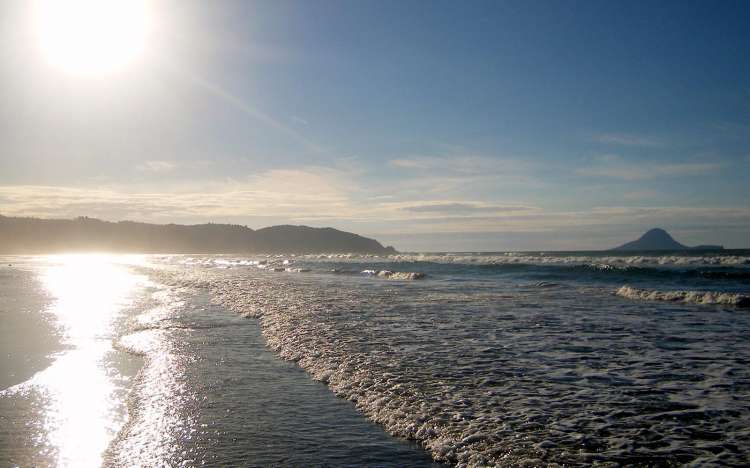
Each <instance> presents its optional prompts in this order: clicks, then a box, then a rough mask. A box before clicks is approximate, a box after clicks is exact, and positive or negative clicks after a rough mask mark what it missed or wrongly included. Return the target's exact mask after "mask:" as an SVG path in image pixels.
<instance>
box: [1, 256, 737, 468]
mask: <svg viewBox="0 0 750 468" xmlns="http://www.w3.org/2000/svg"><path fill="white" fill-rule="evenodd" d="M6 260H7V259H6ZM45 261H47V262H52V263H49V264H45V263H44V262H42V263H39V261H38V260H36V262H37V263H34V261H32V260H27V264H28V265H27V266H23V265H21V266H14V267H12V268H15V269H16V270H13V271H12V272H10V273H9V271H10V270H8V269H7V268H9V267H4V268H5V270H4V273H3V275H4V276H0V282H3V283H2V284H0V288H3V287H5V288H6V289H3V291H7V290H8V286H7V285H8V284H10V282H11V281H15V283H13V284H17V285H19V286H18V287H16V288H11V289H12V290H13V291H16V293H14V295H7V293H6V296H4V297H3V303H2V304H1V305H2V306H3V309H2V313H3V314H4V320H6V317H11V316H14V317H17V316H18V314H20V313H22V312H20V311H21V310H25V312H23V313H24V314H29V315H27V316H29V317H30V316H33V317H35V318H34V320H35V322H29V325H28V327H27V328H26V329H22V328H19V327H16V328H17V329H18V330H19V331H18V333H20V334H23V333H28V334H31V335H34V336H46V337H52V338H48V342H47V344H46V345H39V346H37V347H36V348H34V350H31V351H29V350H28V349H25V350H24V351H21V352H18V353H17V354H16V355H17V356H21V355H23V356H31V357H28V358H24V359H28V360H29V361H28V362H29V364H28V366H26V365H18V364H17V363H15V364H13V365H14V366H15V367H14V369H16V370H14V371H13V372H14V373H15V374H14V375H17V377H15V380H13V379H10V380H8V381H7V382H6V383H5V384H4V385H10V386H9V387H7V388H5V387H4V388H5V390H3V392H2V393H0V418H2V420H1V421H0V422H2V427H1V428H0V463H5V464H7V463H6V462H10V463H11V464H13V463H16V464H20V465H27V464H33V463H36V464H40V465H44V464H66V463H68V464H70V465H71V466H73V465H75V463H72V462H71V460H73V461H75V460H74V459H73V458H70V456H68V455H66V453H67V454H69V453H71V452H70V450H69V449H66V448H65V447H64V446H65V444H68V446H70V444H74V443H75V438H76V437H85V436H86V434H87V433H86V432H84V433H83V434H77V435H76V436H70V434H68V436H67V437H63V436H61V435H60V434H59V433H60V432H61V431H62V432H63V433H64V432H65V431H66V430H67V431H68V432H70V431H75V430H76V428H77V426H76V425H75V424H72V423H70V424H69V425H68V426H67V427H66V426H65V425H64V424H61V423H59V421H60V420H64V418H61V417H60V416H59V414H60V413H61V412H62V413H63V414H65V410H61V409H60V407H61V406H62V407H64V406H65V405H64V404H62V405H61V404H59V403H54V401H58V400H60V399H62V400H64V397H61V396H59V395H65V394H66V392H65V391H61V390H60V388H57V389H56V390H55V388H56V387H55V385H54V384H53V383H54V382H56V381H55V379H51V378H43V377H44V375H45V373H53V372H52V371H50V369H54V368H55V366H58V368H60V369H68V370H71V369H75V372H79V371H81V369H83V368H85V367H86V366H88V368H99V369H104V370H105V371H106V372H104V373H103V375H104V377H102V378H98V377H92V376H88V377H86V379H80V380H81V382H79V383H78V384H79V385H78V387H77V388H81V387H83V386H84V385H85V384H86V383H89V384H90V385H91V386H92V387H93V388H96V389H98V390H97V391H98V392H99V393H103V394H105V395H108V396H107V397H106V398H103V400H104V402H105V403H107V404H109V406H107V404H105V403H102V404H99V406H96V405H93V406H95V407H96V408H99V409H100V410H101V411H99V410H96V411H93V410H92V411H87V412H86V413H87V414H88V415H89V417H90V418H93V419H89V420H90V421H105V420H106V421H108V423H107V425H105V426H101V427H100V426H95V427H97V429H102V428H104V429H106V430H101V431H100V432H99V433H98V434H97V435H96V436H95V437H94V438H95V440H96V441H98V442H97V444H95V448H94V449H92V451H94V452H96V453H95V456H94V455H92V456H90V457H88V458H85V457H84V459H81V460H83V461H88V462H90V463H91V464H92V465H96V464H105V465H112V466H132V465H164V464H166V465H180V464H182V465H185V466H193V465H201V464H219V465H236V464H246V465H274V464H275V465H295V466H309V465H342V466H343V465H371V466H419V465H429V464H431V463H432V462H431V461H430V458H432V459H433V460H437V461H440V462H444V463H448V464H457V465H471V466H478V465H498V466H518V465H523V464H527V465H541V464H545V465H546V464H555V463H556V464H560V465H563V464H571V465H580V464H592V463H599V464H603V465H613V466H614V465H633V464H641V465H652V466H653V465H671V464H691V463H692V464H697V465H700V464H710V465H713V464H721V465H736V466H741V465H746V464H747V463H748V462H750V458H749V457H750V431H749V430H748V427H750V367H749V364H750V308H748V305H749V304H748V302H747V301H748V294H750V252H748V251H723V252H690V253H689V255H686V254H685V253H684V252H683V253H680V252H674V253H666V254H664V255H649V254H647V253H643V254H635V255H630V254H628V255H612V254H609V253H596V252H588V253H578V252H571V253H552V254H550V253H541V252H535V253H502V252H501V253H492V254H471V253H466V254H405V255H397V256H391V257H387V258H379V257H373V256H357V255H346V256H342V255H321V256H260V255H259V256H150V257H143V258H140V259H138V261H132V259H131V260H130V261H128V262H123V261H122V260H118V261H114V263H113V260H112V259H109V260H107V261H106V262H104V264H105V265H114V267H113V268H115V270H116V271H117V272H121V273H122V274H123V275H126V276H118V275H119V274H120V273H113V272H110V274H111V275H114V276H111V278H112V279H113V280H115V279H116V281H115V282H117V283H118V284H125V285H126V286H123V287H122V288H114V291H109V292H105V293H102V294H96V295H95V296H98V299H97V300H98V301H99V303H98V306H97V307H95V308H93V309H92V308H91V307H90V305H87V304H86V301H83V302H81V303H79V304H78V305H79V306H80V307H79V310H82V311H83V313H84V316H83V317H77V316H76V314H75V313H73V312H70V311H71V310H72V309H71V307H70V304H68V305H66V304H65V303H64V301H65V299H61V298H60V296H61V294H62V293H61V292H60V287H58V288H57V289H55V287H54V283H55V281H52V282H50V277H52V278H55V277H56V276H55V274H54V273H49V272H48V270H47V269H49V268H54V266H55V264H54V261H50V260H45ZM63 263H64V262H63ZM76 268H79V267H76ZM86 268H89V269H95V268H99V267H96V266H95V265H88V266H86V265H84V266H83V270H81V271H79V270H75V271H78V274H83V273H82V271H85V269H86ZM106 268H109V267H106ZM106 268H105V270H106ZM66 271H67V273H72V272H73V270H66ZM58 273H61V271H58ZM102 274H103V273H102V271H101V270H99V273H98V275H99V276H101V275H102ZM45 275H46V276H45ZM50 275H51V276H50ZM62 276H65V275H62ZM11 277H12V278H13V279H10V278H11ZM58 281H61V280H58ZM88 281H94V279H92V278H91V275H89V278H88ZM96 281H98V280H96ZM74 283H75V282H74ZM3 284H5V286H3ZM20 285H23V286H20ZM58 286H59V285H58ZM68 286H69V287H72V286H71V285H70V284H69V285H68ZM82 291H83V289H81V290H80V291H78V292H77V294H79V295H80V294H82ZM22 296H23V297H22ZM9 297H10V298H11V299H8V298H9ZM106 298H109V299H106ZM61 301H63V304H60V302H61ZM67 301H69V302H70V301H72V299H70V298H68V299H67ZM107 301H109V302H107ZM19 304H20V305H19ZM73 304H75V301H74V302H73ZM73 309H74V308H73ZM60 310H68V311H69V312H66V313H63V312H60ZM101 311H104V315H106V316H107V317H109V318H108V319H106V320H100V319H97V318H96V314H98V313H101ZM14 314H15V315H14ZM91 314H93V316H92V315H91ZM87 320H88V321H92V322H93V324H92V325H91V327H90V328H91V329H93V330H98V331H97V332H95V333H94V332H90V331H87V330H89V328H87V327H82V326H81V324H82V323H84V322H85V321H87ZM96 324H98V325H96ZM76 327H78V328H76ZM71 330H73V331H71ZM75 330H78V331H77V332H76V331H75ZM97 343H98V345H97ZM2 346H3V348H4V349H3V352H4V353H5V354H7V353H6V351H7V349H8V348H11V347H13V346H16V347H18V346H19V344H18V342H16V343H15V344H12V343H11V344H7V343H6V342H3V343H2ZM81 348H84V349H85V350H86V352H80V353H78V356H79V357H78V358H74V357H73V358H71V357H70V354H74V355H75V350H76V349H78V350H80V349H81ZM19 349H20V348H19ZM60 349H62V350H60ZM50 350H57V351H50ZM47 351H50V352H47ZM92 356H93V357H92ZM66 357H67V361H66ZM11 361H12V359H11ZM45 366H46V367H45ZM27 367H28V369H39V371H38V372H37V373H36V374H33V375H31V376H29V375H27V374H29V371H28V370H27V371H25V374H24V373H23V372H24V371H23V369H25V368H27ZM18 369H21V370H20V371H19V370H18ZM19 372H20V373H19ZM71 372H72V374H71V375H75V372H73V371H71ZM24 379H25V380H24ZM50 382H53V383H50ZM57 382H58V384H57V385H58V387H60V386H61V384H60V383H59V381H57ZM62 387H63V388H64V387H65V385H62ZM52 395H58V396H57V397H56V398H57V400H55V398H54V397H53V396H52ZM68 395H70V392H68ZM90 398H92V399H93V398H94V396H93V394H92V395H91V396H90ZM80 400H81V399H80V398H78V402H79V403H78V404H80ZM100 400H102V399H101V398H100ZM92 401H96V400H92ZM68 406H70V407H72V408H74V407H75V403H70V404H69V405H68ZM19 408H20V409H19ZM68 411H70V410H68ZM97 411H98V413H97ZM99 413H101V414H105V415H107V416H105V417H104V419H102V418H100V417H99V416H96V414H99ZM71 414H72V413H71ZM56 415H57V416H56ZM92 415H93V416H92ZM96 418H100V419H96ZM107 418H109V419H107ZM74 419H75V418H74ZM55 421H58V423H57V426H55V424H54V422H55ZM19 427H21V428H23V429H22V430H19V429H18V428H19ZM55 427H58V429H56V430H57V432H55V430H54V428H55ZM59 427H62V428H63V429H59ZM88 431H89V432H91V429H90V428H89V429H88ZM50 434H52V435H54V434H57V436H55V437H53V436H52V435H50ZM102 434H104V435H102ZM38 447H43V448H44V447H46V450H45V451H41V452H40V451H38V450H36V448H38ZM66 450H67V451H66ZM40 453H41V455H40ZM66 456H67V457H68V458H66ZM40 457H41V458H40ZM45 457H46V458H45Z"/></svg>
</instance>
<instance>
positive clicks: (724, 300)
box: [615, 286, 750, 308]
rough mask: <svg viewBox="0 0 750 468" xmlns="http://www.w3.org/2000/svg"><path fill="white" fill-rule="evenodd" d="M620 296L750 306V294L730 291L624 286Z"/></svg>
mask: <svg viewBox="0 0 750 468" xmlns="http://www.w3.org/2000/svg"><path fill="white" fill-rule="evenodd" d="M615 294H617V295H618V296H620V297H625V298H628V299H638V300H646V301H668V302H685V303H689V304H705V305H729V306H735V307H742V308H746V307H750V296H746V295H742V294H734V293H728V292H700V291H657V290H653V289H637V288H632V287H630V286H622V287H621V288H620V289H618V290H617V292H616V293H615Z"/></svg>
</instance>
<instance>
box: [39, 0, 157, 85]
mask: <svg viewBox="0 0 750 468" xmlns="http://www.w3.org/2000/svg"><path fill="white" fill-rule="evenodd" d="M151 13H152V12H151V8H150V2H148V1H147V0H40V1H39V2H37V4H36V12H35V16H36V33H37V37H38V41H39V46H40V48H41V51H42V53H43V55H44V57H45V59H46V60H47V62H48V63H50V64H51V65H53V66H55V67H58V68H60V69H62V70H64V71H65V72H67V73H71V74H76V75H101V74H106V73H111V72H115V71H119V70H122V69H123V68H125V67H126V66H127V65H129V64H130V63H132V62H133V61H134V60H135V59H136V58H138V57H139V56H141V55H142V54H143V53H144V51H145V49H146V47H147V45H148V38H149V33H150V31H151V27H152V24H151V23H152V14H151Z"/></svg>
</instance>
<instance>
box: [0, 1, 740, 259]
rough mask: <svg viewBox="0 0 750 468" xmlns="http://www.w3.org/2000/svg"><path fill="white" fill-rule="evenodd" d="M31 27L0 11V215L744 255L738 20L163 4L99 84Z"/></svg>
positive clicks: (718, 14)
mask: <svg viewBox="0 0 750 468" xmlns="http://www.w3.org/2000/svg"><path fill="white" fill-rule="evenodd" d="M29 4H30V3H29V2H20V1H18V2H13V1H8V2H5V3H3V4H2V6H0V9H2V10H3V11H2V12H1V13H2V15H0V18H2V19H1V20H0V35H1V36H2V37H1V39H2V45H0V82H2V83H3V86H2V87H1V88H0V102H1V103H2V105H0V122H1V123H0V138H2V141H3V142H4V143H3V148H2V151H1V152H0V213H2V214H5V215H33V216H44V217H70V216H78V215H88V216H96V217H101V218H104V219H113V220H114V219H135V220H142V221H152V222H183V223H199V222H207V221H214V222H232V223H239V224H246V225H248V226H250V227H253V228H256V227H262V226H267V225H270V224H278V223H292V224H307V225H313V226H333V227H337V228H341V229H345V230H352V231H354V232H358V233H361V234H364V235H369V236H374V237H376V238H377V239H379V240H382V241H383V242H385V243H389V244H394V245H395V246H396V247H397V248H399V249H403V250H506V249H513V250H521V249H545V250H552V249H587V248H606V247H610V246H613V245H617V244H619V243H622V242H625V241H627V240H630V239H631V238H633V237H635V236H637V235H639V234H640V233H641V232H642V231H644V230H646V229H648V228H650V227H654V226H660V227H664V228H666V229H668V230H669V231H670V232H672V233H673V234H674V235H675V236H676V237H677V238H678V240H680V241H683V242H685V243H688V244H698V243H722V244H725V245H727V246H731V247H750V242H748V241H747V239H750V204H749V203H748V199H750V184H748V183H747V179H748V176H750V78H749V77H750V60H748V53H750V34H748V33H747V31H748V30H750V24H749V23H750V20H748V18H750V5H749V4H747V2H729V1H723V2H708V1H705V2H687V1H681V2H666V1H665V2H605V1H591V2H583V1H580V2H573V1H571V2H557V1H555V2H551V1H550V2H535V1H517V2H502V1H490V2H479V1H472V2H427V1H377V2H351V1H315V2H288V1H274V2H271V1H266V2H249V1H234V2H230V1H216V2H197V1H195V2H184V1H181V2H178V1H169V2H168V1H163V2H155V3H154V5H153V7H152V10H151V11H152V17H153V18H152V21H153V25H154V26H153V31H151V33H150V36H149V41H148V47H147V48H146V51H145V52H144V53H143V55H142V56H141V57H138V59H137V60H135V61H134V62H133V63H131V64H129V65H128V66H127V67H124V68H122V69H120V70H117V71H116V72H110V73H106V74H102V75H93V76H79V75H76V74H70V73H66V72H65V71H64V70H60V69H57V68H55V67H54V66H51V65H50V64H49V63H46V62H45V60H44V58H43V57H42V56H41V54H40V51H39V47H38V44H37V41H36V39H35V37H36V36H35V31H34V28H35V27H37V26H36V23H35V22H34V18H33V15H34V13H33V12H32V11H31V10H32V9H31V7H29V6H28V5H29Z"/></svg>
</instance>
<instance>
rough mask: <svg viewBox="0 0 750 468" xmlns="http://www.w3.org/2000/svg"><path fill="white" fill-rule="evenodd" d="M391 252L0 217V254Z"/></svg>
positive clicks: (300, 230) (287, 238)
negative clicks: (87, 252)
mask: <svg viewBox="0 0 750 468" xmlns="http://www.w3.org/2000/svg"><path fill="white" fill-rule="evenodd" d="M81 251H105V252H131V253H300V254H304V253H344V252H346V253H370V254H379V255H383V254H389V253H395V252H396V250H395V249H394V248H393V247H387V248H386V247H383V246H382V245H381V244H380V243H379V242H378V241H376V240H374V239H368V238H366V237H362V236H359V235H357V234H352V233H349V232H344V231H339V230H337V229H332V228H312V227H307V226H273V227H268V228H263V229H259V230H257V231H254V230H252V229H250V228H248V227H246V226H239V225H233V224H213V223H209V224H198V225H192V226H186V225H179V224H166V225H162V224H148V223H137V222H133V221H120V222H116V223H113V222H108V221H102V220H99V219H95V218H87V217H80V218H76V219H38V218H13V217H6V216H0V253H3V254H26V253H28V254H34V253H55V252H81Z"/></svg>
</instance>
